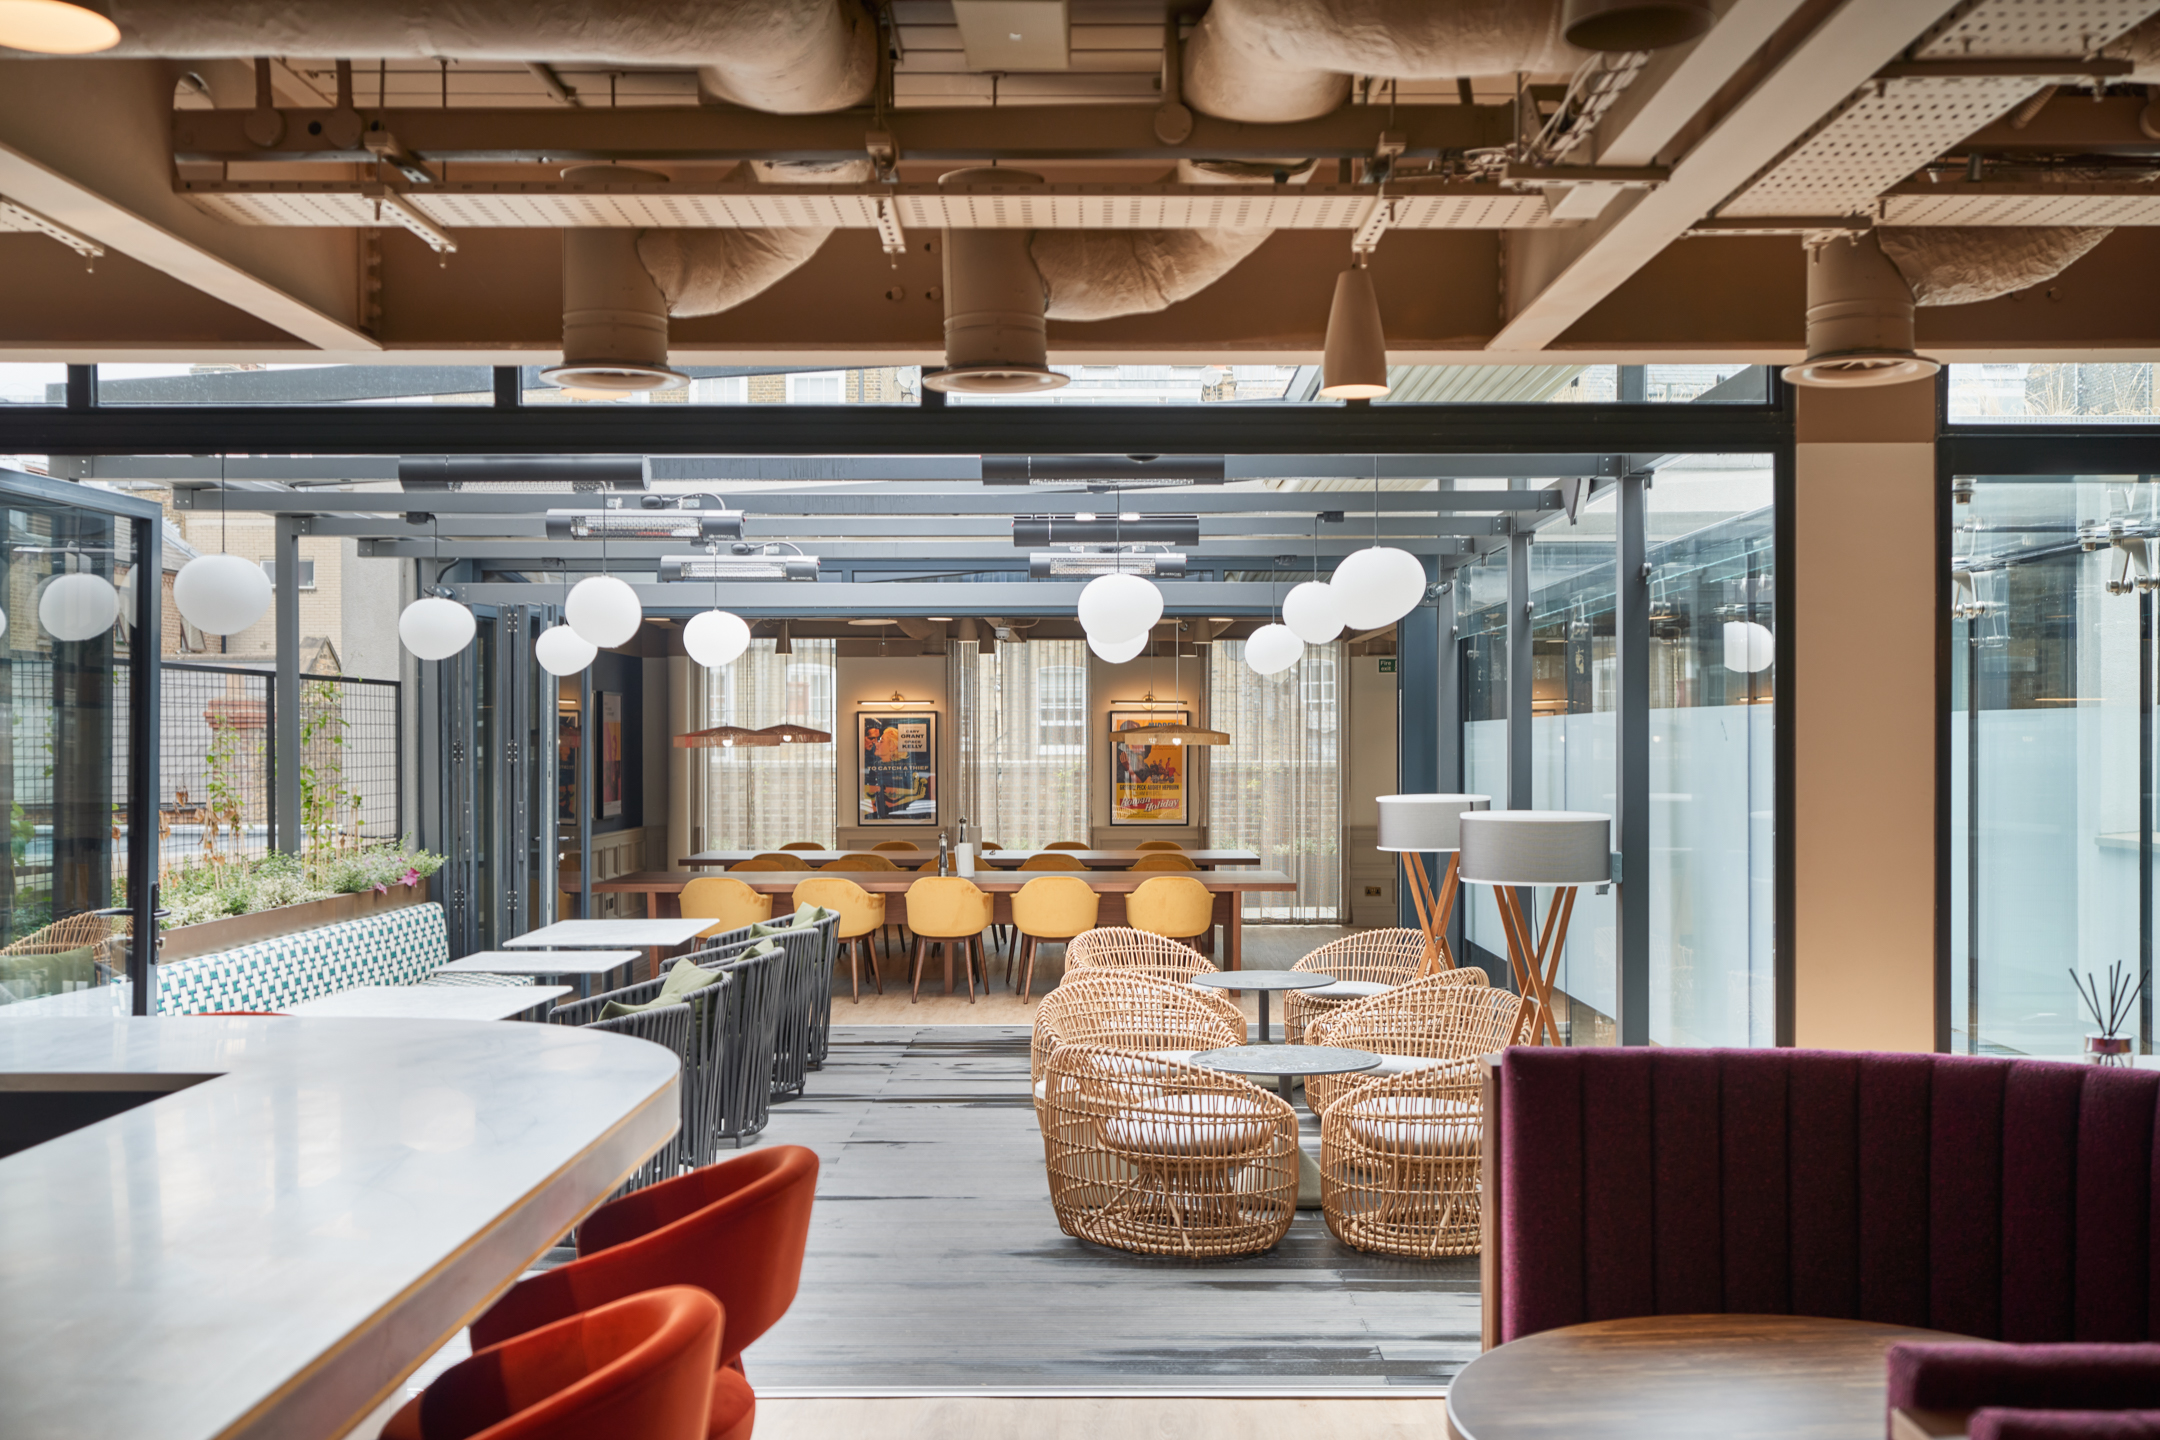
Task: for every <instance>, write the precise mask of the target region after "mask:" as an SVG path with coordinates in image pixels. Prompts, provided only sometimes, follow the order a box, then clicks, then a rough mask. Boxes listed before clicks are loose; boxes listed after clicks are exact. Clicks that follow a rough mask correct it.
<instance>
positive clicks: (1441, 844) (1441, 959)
mask: <svg viewBox="0 0 2160 1440" xmlns="http://www.w3.org/2000/svg"><path fill="white" fill-rule="evenodd" d="M1377 803H1378V804H1379V806H1380V843H1379V844H1377V845H1375V846H1374V847H1373V848H1374V849H1375V850H1388V851H1394V852H1397V853H1399V854H1401V856H1402V857H1403V873H1404V875H1405V876H1406V877H1407V878H1408V880H1409V882H1410V899H1411V901H1412V902H1413V903H1414V904H1416V906H1417V913H1418V925H1419V927H1420V928H1422V929H1423V930H1424V931H1425V958H1424V959H1423V960H1422V961H1421V962H1420V963H1419V965H1418V973H1419V974H1420V975H1429V974H1431V973H1432V972H1433V971H1435V970H1452V969H1454V968H1455V963H1456V962H1455V957H1454V955H1453V954H1451V953H1450V952H1449V950H1448V943H1447V927H1448V917H1449V916H1451V915H1453V914H1454V913H1455V888H1456V878H1457V871H1458V869H1459V867H1458V865H1457V863H1456V861H1457V858H1458V857H1457V855H1456V853H1455V852H1456V851H1457V850H1459V849H1460V848H1461V846H1462V840H1461V834H1462V817H1463V815H1464V814H1465V813H1466V812H1468V811H1472V810H1490V809H1491V808H1492V797H1491V796H1490V795H1382V796H1381V797H1380V799H1379V801H1378V802H1377ZM1428 853H1432V854H1441V855H1445V856H1447V868H1446V869H1445V870H1444V871H1442V872H1441V876H1440V886H1439V888H1438V889H1437V890H1436V889H1434V888H1433V883H1432V877H1431V876H1430V875H1427V874H1426V873H1425V856H1426V855H1427V854H1428Z"/></svg>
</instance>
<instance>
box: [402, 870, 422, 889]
mask: <svg viewBox="0 0 2160 1440" xmlns="http://www.w3.org/2000/svg"><path fill="white" fill-rule="evenodd" d="M398 883H399V884H401V885H403V886H404V887H405V888H406V889H408V890H410V889H411V888H412V887H413V886H415V885H417V884H419V883H420V872H419V871H418V870H413V869H407V870H406V872H405V873H404V874H403V875H402V876H400V877H398Z"/></svg>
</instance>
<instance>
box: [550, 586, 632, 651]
mask: <svg viewBox="0 0 2160 1440" xmlns="http://www.w3.org/2000/svg"><path fill="white" fill-rule="evenodd" d="M563 618H564V619H565V620H568V621H569V622H570V628H571V629H573V630H575V631H577V633H578V635H579V636H580V637H581V638H583V639H584V640H585V641H586V642H587V643H588V644H592V645H597V646H599V647H600V648H601V649H603V650H609V649H613V648H614V647H615V646H617V645H627V644H628V643H629V642H630V637H631V636H633V635H635V634H637V628H638V626H639V625H640V624H642V623H643V622H644V619H645V607H644V606H642V605H640V604H639V603H638V598H637V592H636V591H635V590H632V589H631V588H630V587H629V586H628V585H625V584H624V583H623V582H622V581H620V580H618V579H616V578H615V577H614V576H612V575H594V576H592V577H591V578H589V579H585V580H580V581H578V583H577V584H575V585H573V586H571V587H570V598H569V599H567V600H565V601H564V602H563Z"/></svg>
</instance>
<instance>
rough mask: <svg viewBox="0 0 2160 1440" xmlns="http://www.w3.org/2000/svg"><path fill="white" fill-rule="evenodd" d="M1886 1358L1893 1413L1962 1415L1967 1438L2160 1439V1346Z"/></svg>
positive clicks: (1941, 1349)
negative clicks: (1938, 1412)
mask: <svg viewBox="0 0 2160 1440" xmlns="http://www.w3.org/2000/svg"><path fill="white" fill-rule="evenodd" d="M1886 1358H1887V1361H1888V1368H1889V1385H1888V1391H1889V1403H1890V1405H1891V1406H1892V1407H1893V1408H1894V1409H1897V1410H1914V1411H1947V1412H1952V1413H1960V1412H1962V1413H1965V1414H1966V1416H1967V1418H1966V1427H1965V1433H1966V1435H1967V1436H1969V1437H1970V1440H2151V1437H2155V1436H2160V1410H2155V1409H2154V1408H2153V1407H2154V1406H2160V1345H1911V1344H1907V1345H1893V1346H1891V1347H1890V1352H1889V1355H1888V1356H1887V1357H1886ZM1922 1428H1924V1429H1927V1430H1929V1431H1933V1430H1934V1429H1935V1428H1936V1427H1934V1426H1925V1427H1922ZM1944 1428H1948V1427H1944ZM1889 1429H1890V1433H1891V1435H1892V1436H1895V1435H1896V1434H1897V1433H1898V1430H1897V1426H1895V1425H1894V1424H1893V1425H1892V1426H1890V1427H1889Z"/></svg>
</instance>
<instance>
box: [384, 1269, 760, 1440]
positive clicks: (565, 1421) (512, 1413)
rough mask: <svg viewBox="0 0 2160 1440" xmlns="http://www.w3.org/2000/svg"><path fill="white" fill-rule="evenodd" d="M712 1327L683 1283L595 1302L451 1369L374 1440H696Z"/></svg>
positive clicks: (719, 1328) (701, 1297)
mask: <svg viewBox="0 0 2160 1440" xmlns="http://www.w3.org/2000/svg"><path fill="white" fill-rule="evenodd" d="M723 1321H724V1317H723V1316H722V1314H721V1310H720V1302H718V1301H717V1300H715V1299H713V1297H712V1296H711V1295H710V1294H708V1293H706V1292H705V1291H703V1290H700V1289H698V1288H697V1287H695V1286H692V1285H671V1286H666V1287H664V1288H659V1289H653V1290H646V1291H643V1292H641V1293H638V1294H634V1295H630V1296H628V1297H626V1298H624V1299H621V1300H614V1301H610V1302H609V1303H607V1304H604V1305H597V1306H595V1307H593V1308H592V1309H590V1310H586V1311H583V1312H581V1313H578V1314H575V1315H570V1316H567V1317H565V1318H564V1319H561V1320H557V1321H554V1322H553V1323H551V1324H547V1325H542V1326H540V1327H538V1328H537V1329H533V1330H528V1331H526V1332H524V1333H523V1334H520V1335H514V1336H512V1337H510V1338H509V1339H507V1340H503V1341H500V1342H498V1343H497V1344H494V1345H490V1346H487V1347H485V1348H483V1349H480V1350H478V1351H476V1352H475V1353H474V1354H473V1356H472V1357H471V1358H470V1359H467V1360H461V1361H459V1362H458V1363H457V1364H455V1365H453V1366H451V1367H450V1368H449V1369H448V1370H445V1371H444V1372H443V1373H442V1374H440V1375H438V1376H437V1377H435V1383H433V1384H432V1385H430V1386H428V1387H427V1389H426V1390H425V1391H423V1392H422V1393H420V1394H418V1395H416V1396H414V1397H413V1398H412V1399H411V1400H410V1401H408V1402H407V1403H406V1405H405V1407H404V1408H403V1409H401V1410H399V1411H398V1412H397V1414H395V1415H393V1416H391V1417H390V1422H389V1423H388V1424H387V1425H385V1426H383V1429H382V1436H383V1440H467V1437H471V1440H585V1437H588V1436H594V1435H605V1436H607V1437H609V1440H707V1436H708V1435H709V1434H712V1433H716V1432H713V1431H711V1430H710V1428H709V1427H710V1426H711V1423H712V1422H711V1414H712V1401H713V1394H714V1384H713V1377H714V1376H715V1375H716V1374H728V1373H731V1372H728V1371H724V1370H720V1369H719V1368H718V1366H719V1358H720V1339H721V1335H722V1333H723V1331H724V1329H725V1326H724V1323H723ZM744 1433H745V1434H747V1433H748V1430H747V1428H746V1429H745V1431H744Z"/></svg>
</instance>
